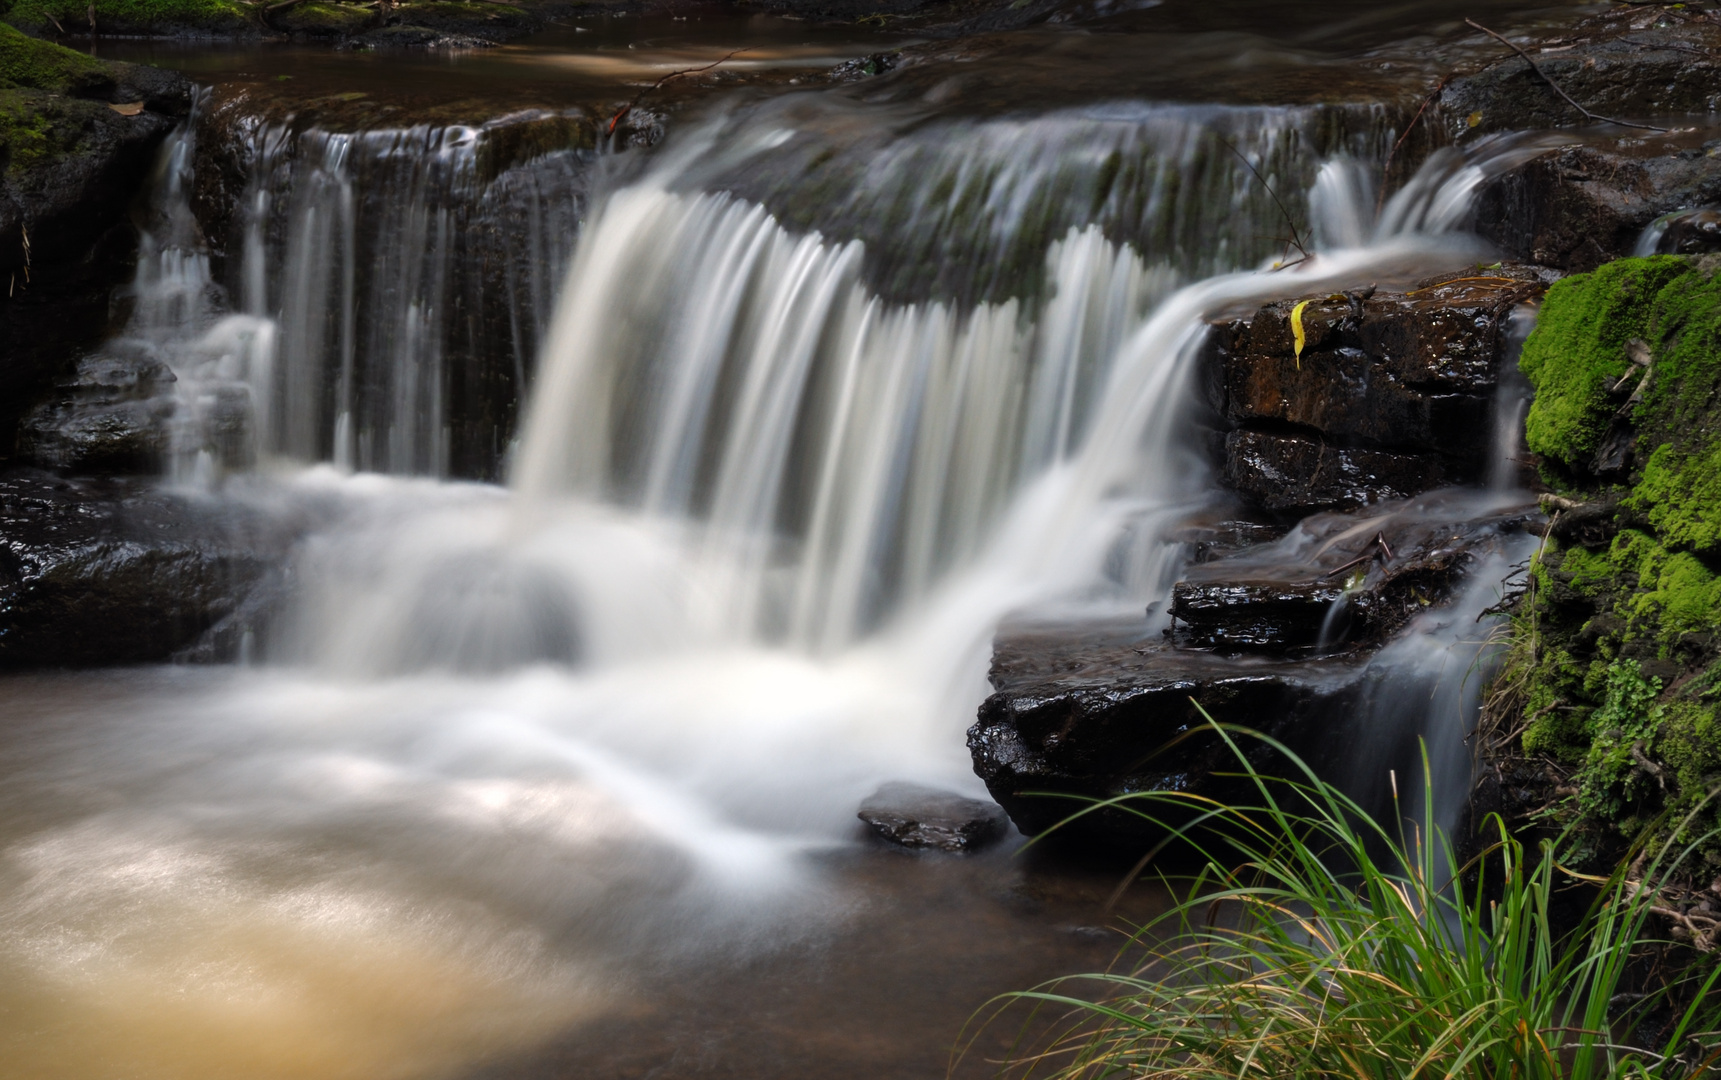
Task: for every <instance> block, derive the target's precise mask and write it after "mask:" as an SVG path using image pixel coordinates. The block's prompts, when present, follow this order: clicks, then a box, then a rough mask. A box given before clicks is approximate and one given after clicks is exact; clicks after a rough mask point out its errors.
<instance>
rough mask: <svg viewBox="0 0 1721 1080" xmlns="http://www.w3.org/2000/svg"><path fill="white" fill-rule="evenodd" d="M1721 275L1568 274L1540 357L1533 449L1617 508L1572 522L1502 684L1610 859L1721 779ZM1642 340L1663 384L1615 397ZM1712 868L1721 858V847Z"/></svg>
mask: <svg viewBox="0 0 1721 1080" xmlns="http://www.w3.org/2000/svg"><path fill="white" fill-rule="evenodd" d="M1717 270H1721V260H1716V259H1710V258H1704V259H1688V258H1683V257H1676V256H1663V257H1657V258H1653V259H1623V260H1620V261H1618V262H1615V263H1610V264H1608V265H1606V266H1603V267H1601V268H1600V269H1598V270H1597V271H1595V272H1594V273H1592V274H1583V275H1577V276H1574V277H1571V278H1568V279H1566V280H1565V281H1562V282H1560V283H1559V284H1557V285H1555V286H1554V287H1553V288H1552V289H1550V290H1549V291H1548V294H1547V298H1546V300H1545V301H1544V304H1543V309H1542V313H1541V317H1540V319H1539V321H1538V323H1537V327H1536V330H1535V332H1534V333H1533V334H1531V336H1530V339H1529V341H1528V342H1526V344H1525V347H1524V354H1523V361H1522V364H1523V368H1524V371H1525V373H1526V374H1527V375H1528V376H1529V378H1530V381H1531V384H1532V385H1533V386H1534V387H1535V390H1536V400H1535V404H1534V405H1533V406H1532V408H1531V411H1530V415H1529V418H1528V420H1527V422H1526V437H1527V441H1528V443H1529V445H1530V447H1531V449H1533V450H1534V451H1535V452H1536V453H1538V454H1541V455H1543V459H1544V471H1545V473H1546V474H1547V475H1548V476H1549V477H1550V479H1552V480H1555V481H1557V482H1558V483H1560V484H1561V485H1563V486H1565V487H1567V488H1568V489H1569V490H1571V491H1572V492H1573V493H1574V494H1576V495H1578V496H1580V497H1582V498H1584V499H1586V500H1589V501H1591V503H1592V506H1597V507H1606V506H1617V511H1616V512H1613V513H1612V514H1611V516H1610V515H1609V514H1608V513H1605V512H1598V511H1595V510H1591V511H1588V515H1589V517H1588V519H1587V523H1586V524H1585V525H1584V527H1582V528H1575V527H1574V528H1572V529H1568V530H1564V531H1562V530H1561V529H1560V528H1559V527H1558V522H1556V527H1555V529H1554V533H1553V535H1552V536H1551V537H1550V539H1549V543H1548V545H1547V546H1546V547H1545V548H1544V550H1543V551H1542V552H1541V554H1540V555H1539V556H1538V558H1537V560H1536V562H1535V563H1534V565H1533V567H1532V571H1531V577H1530V589H1529V591H1528V592H1527V593H1526V596H1525V599H1524V601H1523V602H1522V604H1521V605H1520V607H1519V611H1518V613H1517V615H1516V616H1515V618H1514V623H1513V638H1514V640H1513V643H1512V648H1511V650H1510V652H1509V660H1508V665H1507V670H1506V672H1505V673H1503V675H1502V680H1503V681H1502V683H1501V684H1500V685H1507V686H1511V687H1514V688H1515V689H1514V691H1513V700H1514V705H1513V707H1512V710H1513V715H1512V716H1511V717H1510V718H1509V722H1510V723H1512V724H1513V726H1514V728H1515V729H1517V730H1519V731H1520V732H1521V737H1520V749H1521V750H1522V751H1523V753H1524V754H1526V755H1529V756H1531V757H1539V758H1543V759H1547V760H1551V761H1552V762H1555V763H1557V764H1558V766H1559V768H1561V769H1562V770H1564V773H1565V775H1566V776H1567V781H1566V782H1565V783H1564V784H1562V785H1559V790H1560V791H1561V792H1563V793H1564V794H1563V795H1562V796H1561V797H1560V798H1558V799H1556V800H1555V802H1554V804H1553V809H1552V811H1551V812H1552V813H1553V814H1554V816H1555V817H1557V818H1560V819H1562V820H1568V821H1576V822H1578V823H1579V824H1580V826H1581V827H1582V828H1583V830H1584V831H1585V835H1588V836H1590V837H1591V838H1592V839H1594V840H1596V842H1597V847H1598V848H1603V847H1606V844H1605V843H1602V841H1603V840H1608V842H1611V843H1614V844H1616V845H1617V843H1619V842H1621V841H1624V840H1630V839H1634V838H1635V837H1637V836H1638V835H1640V834H1641V833H1642V831H1643V830H1644V829H1645V828H1648V827H1650V826H1651V824H1652V823H1655V822H1658V821H1659V822H1667V823H1677V822H1678V821H1680V820H1681V819H1682V818H1683V816H1684V815H1686V814H1687V813H1689V812H1691V811H1692V810H1693V808H1695V807H1697V806H1698V805H1699V804H1701V803H1702V802H1703V800H1704V799H1705V798H1706V797H1707V795H1708V792H1709V790H1710V788H1711V787H1712V786H1713V785H1715V784H1716V783H1717V782H1718V781H1721V720H1718V718H1717V706H1718V705H1721V648H1718V641H1721V277H1718V275H1717ZM1632 338H1641V339H1643V341H1644V342H1645V343H1646V344H1647V345H1648V346H1649V352H1650V366H1649V371H1648V374H1647V376H1646V377H1644V378H1646V380H1647V381H1642V380H1640V379H1639V378H1635V377H1634V378H1629V379H1627V380H1626V382H1625V384H1624V385H1623V386H1616V385H1615V383H1616V381H1617V380H1618V379H1619V377H1620V376H1621V375H1624V374H1626V373H1627V371H1628V370H1630V369H1632V363H1631V361H1630V360H1629V359H1628V358H1627V355H1626V345H1627V342H1628V341H1630V340H1631V339H1632ZM1640 387H1641V390H1640V392H1638V393H1636V394H1635V395H1634V394H1633V391H1637V390H1639V388H1640ZM1619 445H1625V446H1628V447H1630V448H1631V451H1632V457H1631V458H1630V459H1629V461H1630V464H1629V465H1628V466H1626V467H1624V469H1623V472H1621V471H1620V470H1618V469H1615V470H1612V471H1610V472H1609V473H1608V474H1607V476H1608V479H1605V480H1604V479H1603V478H1601V476H1599V475H1598V474H1597V471H1596V466H1597V463H1596V455H1597V452H1598V450H1601V449H1602V448H1603V447H1604V446H1619ZM1580 513H1582V512H1580ZM1703 816H1704V818H1705V819H1706V820H1710V819H1713V818H1714V817H1715V814H1714V813H1713V811H1712V810H1706V811H1705V812H1704V815H1703ZM1670 827H1671V826H1670ZM1609 838H1611V839H1609ZM1704 856H1705V858H1706V859H1707V860H1708V862H1709V863H1710V864H1711V865H1712V866H1721V843H1717V842H1714V841H1710V842H1708V844H1707V850H1706V851H1705V852H1704Z"/></svg>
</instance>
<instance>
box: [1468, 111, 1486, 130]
mask: <svg viewBox="0 0 1721 1080" xmlns="http://www.w3.org/2000/svg"><path fill="white" fill-rule="evenodd" d="M1481 122H1482V114H1481V113H1479V112H1473V113H1471V114H1470V115H1469V116H1468V117H1466V118H1465V123H1466V124H1468V125H1469V126H1470V127H1475V126H1476V125H1477V124H1480V123H1481Z"/></svg>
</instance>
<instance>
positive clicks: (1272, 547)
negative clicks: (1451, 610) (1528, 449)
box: [1171, 496, 1540, 654]
mask: <svg viewBox="0 0 1721 1080" xmlns="http://www.w3.org/2000/svg"><path fill="white" fill-rule="evenodd" d="M1539 517H1540V515H1539V514H1538V513H1536V512H1535V511H1534V510H1533V509H1532V508H1531V507H1529V506H1527V505H1526V506H1520V507H1510V508H1506V509H1504V510H1501V509H1491V510H1490V509H1484V510H1483V511H1482V512H1480V513H1477V512H1476V511H1475V509H1474V504H1473V503H1472V502H1471V501H1470V500H1468V499H1463V498H1457V499H1450V500H1449V499H1446V498H1443V497H1440V496H1431V497H1430V498H1429V499H1427V500H1423V501H1418V502H1412V503H1409V504H1407V505H1405V506H1403V507H1399V508H1396V509H1394V511H1393V512H1391V513H1382V514H1378V515H1374V516H1365V515H1353V514H1336V513H1328V514H1320V515H1316V516H1314V517H1311V518H1309V519H1307V520H1305V521H1303V522H1302V523H1301V524H1300V525H1298V526H1297V529H1296V530H1295V532H1294V533H1293V534H1292V535H1291V536H1289V537H1287V538H1286V539H1285V540H1284V541H1281V542H1279V543H1276V544H1269V545H1262V546H1258V547H1255V548H1252V549H1246V550H1244V551H1241V552H1238V553H1237V554H1234V555H1232V556H1229V557H1226V558H1220V559H1215V560H1213V561H1210V562H1206V563H1201V564H1198V565H1194V566H1191V567H1189V569H1188V570H1187V571H1186V573H1185V576H1184V580H1182V581H1181V582H1179V583H1178V584H1177V585H1176V586H1174V587H1173V589H1172V600H1171V617H1172V639H1173V641H1174V642H1176V643H1177V644H1178V645H1180V646H1183V647H1187V648H1203V649H1216V650H1219V651H1222V652H1239V651H1249V652H1270V653H1278V654H1286V653H1292V652H1299V651H1302V652H1306V651H1310V650H1318V651H1336V650H1339V649H1344V648H1357V647H1373V646H1376V645H1379V644H1381V643H1383V642H1385V641H1386V640H1387V639H1389V638H1390V637H1391V636H1392V635H1393V634H1395V633H1397V632H1398V630H1399V629H1400V628H1401V627H1403V626H1404V625H1405V623H1407V622H1409V621H1410V619H1411V617H1412V616H1414V615H1415V614H1416V613H1417V612H1419V611H1421V610H1423V609H1424V608H1426V607H1429V606H1430V605H1434V604H1439V603H1442V602H1444V601H1446V600H1447V599H1449V598H1450V597H1451V596H1452V595H1453V592H1454V591H1455V590H1456V589H1457V587H1458V586H1459V584H1460V583H1461V582H1462V581H1463V579H1464V576H1465V574H1466V573H1467V572H1468V570H1469V569H1470V567H1471V566H1473V565H1474V564H1475V561H1476V560H1477V558H1478V557H1480V556H1481V555H1483V554H1485V553H1487V552H1490V551H1493V550H1495V548H1496V547H1497V546H1498V542H1499V541H1500V539H1501V537H1502V536H1503V535H1507V534H1511V533H1516V532H1522V531H1524V530H1526V529H1528V528H1530V527H1531V526H1532V525H1533V524H1534V523H1535V522H1536V521H1538V520H1539Z"/></svg>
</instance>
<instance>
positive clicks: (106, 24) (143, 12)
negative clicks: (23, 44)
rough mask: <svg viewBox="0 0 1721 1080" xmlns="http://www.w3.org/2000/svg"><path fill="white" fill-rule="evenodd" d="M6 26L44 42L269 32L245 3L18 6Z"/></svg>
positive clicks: (175, 0)
mask: <svg viewBox="0 0 1721 1080" xmlns="http://www.w3.org/2000/svg"><path fill="white" fill-rule="evenodd" d="M92 20H93V26H92ZM6 21H7V22H8V23H10V24H12V25H13V26H15V27H18V28H20V29H23V30H25V31H27V32H29V33H31V34H40V35H44V36H60V35H65V34H87V33H91V32H94V33H97V34H127V35H150V36H163V37H232V36H243V35H248V34H249V35H255V34H260V33H262V32H263V31H264V29H265V27H264V26H263V24H262V23H261V22H260V20H259V18H258V15H257V8H256V7H255V6H253V5H251V4H247V3H243V2H241V0H95V2H94V3H93V4H92V3H90V2H89V0H14V3H13V4H12V7H11V9H10V10H9V11H7V13H6Z"/></svg>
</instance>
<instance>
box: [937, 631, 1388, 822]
mask: <svg viewBox="0 0 1721 1080" xmlns="http://www.w3.org/2000/svg"><path fill="white" fill-rule="evenodd" d="M1361 671H1362V667H1361V665H1360V664H1359V663H1358V662H1357V661H1356V660H1354V659H1352V658H1348V657H1335V658H1325V659H1320V660H1285V659H1269V658H1265V657H1254V656H1238V657H1223V656H1219V655H1216V654H1213V653H1206V652H1189V651H1179V650H1176V649H1174V648H1172V647H1170V646H1169V645H1167V644H1165V643H1164V642H1163V640H1160V639H1159V635H1158V634H1152V635H1149V634H1148V627H1147V623H1146V621H1145V620H1129V621H1115V622H1108V623H1095V624H1083V625H1074V626H1071V625H1056V624H1052V625H1039V626H1035V625H1022V626H1016V627H1010V628H1006V629H1005V630H1003V631H1001V632H1000V633H999V635H998V638H997V640H996V641H995V642H994V647H993V663H992V674H991V678H992V685H993V687H994V690H995V692H994V693H993V694H992V696H990V697H988V698H987V699H986V701H985V702H984V703H983V704H982V705H981V706H980V711H979V716H978V719H977V720H976V721H975V723H974V725H973V726H972V727H971V728H969V729H968V748H969V751H970V753H971V754H972V755H973V759H974V771H975V772H976V773H977V774H978V775H979V776H980V778H981V779H982V780H984V781H985V782H986V788H987V790H988V791H990V792H991V793H992V797H993V798H994V799H996V800H998V802H999V804H1000V805H1001V806H1003V807H1004V809H1005V811H1006V812H1007V813H1008V814H1009V815H1010V820H1011V821H1013V822H1015V824H1016V827H1017V828H1018V829H1020V830H1021V831H1022V832H1024V833H1026V834H1028V835H1030V836H1033V835H1038V834H1040V833H1043V832H1045V831H1046V830H1048V829H1050V828H1052V827H1053V826H1055V825H1057V824H1058V823H1060V822H1062V821H1064V820H1065V819H1066V818H1069V817H1070V816H1071V815H1072V814H1075V813H1076V812H1077V811H1079V810H1082V809H1084V808H1085V807H1086V806H1088V805H1089V804H1090V803H1091V802H1092V800H1096V799H1107V798H1111V797H1113V796H1118V795H1126V794H1130V793H1134V792H1143V791H1175V792H1183V793H1187V794H1191V795H1199V796H1204V797H1207V798H1213V799H1217V800H1219V801H1221V802H1229V803H1237V804H1241V803H1242V802H1244V801H1245V800H1247V799H1248V798H1250V790H1251V789H1250V788H1248V787H1247V786H1246V785H1247V783H1248V782H1247V781H1246V780H1243V781H1240V780H1239V779H1238V778H1236V777H1235V776H1230V775H1226V774H1229V773H1235V772H1237V771H1238V768H1239V763H1238V760H1237V758H1236V756H1235V754H1234V753H1233V752H1232V750H1231V749H1230V748H1229V747H1227V746H1226V744H1225V743H1224V741H1223V740H1221V739H1220V738H1219V737H1218V735H1217V734H1216V733H1215V732H1213V731H1212V729H1211V728H1210V727H1209V725H1208V724H1207V721H1206V720H1205V719H1204V718H1203V717H1202V715H1201V713H1200V712H1199V710H1198V709H1197V707H1196V706H1197V704H1199V705H1200V706H1202V707H1204V708H1206V709H1207V711H1208V712H1209V713H1210V714H1211V715H1212V716H1213V717H1214V719H1216V720H1219V721H1221V722H1225V723H1237V724H1243V725H1246V726H1248V727H1251V728H1254V729H1255V730H1257V731H1260V732H1262V733H1264V734H1267V735H1270V736H1272V737H1274V738H1277V739H1279V740H1280V741H1282V742H1284V743H1285V744H1286V745H1288V746H1289V747H1290V748H1291V749H1292V750H1293V751H1294V752H1296V753H1298V754H1300V755H1302V756H1303V757H1304V758H1305V760H1307V761H1309V762H1310V764H1311V765H1314V766H1315V767H1316V768H1317V769H1318V768H1319V767H1320V765H1321V763H1322V762H1323V761H1324V760H1325V759H1326V758H1327V757H1328V756H1329V755H1330V754H1332V753H1335V752H1336V749H1337V748H1335V747H1333V746H1331V745H1330V740H1328V739H1326V738H1324V736H1325V735H1326V733H1327V732H1329V731H1330V730H1331V728H1332V724H1333V718H1334V717H1342V716H1345V715H1348V714H1349V712H1350V710H1351V708H1352V706H1353V705H1354V702H1355V699H1356V697H1357V694H1358V693H1359V678H1360V674H1361ZM1239 745H1240V746H1241V747H1242V748H1243V750H1244V752H1245V753H1247V755H1248V757H1249V759H1250V761H1251V762H1254V763H1255V764H1256V766H1257V767H1258V768H1260V769H1262V770H1264V771H1272V770H1273V769H1274V768H1275V760H1276V758H1277V752H1276V751H1273V750H1271V748H1269V747H1267V746H1266V745H1265V744H1263V743H1260V742H1257V741H1254V740H1247V741H1245V742H1243V743H1240V744H1239ZM1141 809H1143V810H1147V809H1149V807H1148V805H1147V804H1141ZM1159 809H1160V810H1161V811H1162V816H1163V817H1164V820H1161V821H1157V822H1156V821H1151V820H1148V819H1146V818H1143V817H1141V816H1140V815H1138V814H1133V813H1130V812H1129V811H1127V810H1123V809H1117V808H1110V809H1107V810H1103V811H1098V812H1095V813H1090V814H1087V815H1084V816H1083V817H1082V818H1080V819H1079V820H1078V821H1076V822H1074V823H1072V824H1071V825H1070V826H1069V827H1068V828H1067V829H1064V830H1060V831H1061V832H1063V833H1065V835H1067V836H1069V837H1071V838H1073V839H1076V840H1079V841H1099V842H1103V843H1105V844H1107V845H1108V846H1111V847H1112V848H1113V850H1116V849H1117V847H1118V846H1119V845H1122V846H1125V847H1127V846H1130V845H1132V844H1139V845H1145V844H1148V843H1152V842H1155V841H1157V840H1159V839H1162V838H1163V837H1164V836H1165V833H1166V828H1167V825H1168V824H1175V823H1177V821H1178V820H1179V819H1180V818H1181V817H1183V816H1184V815H1183V814H1181V813H1180V812H1178V811H1177V810H1176V809H1175V808H1168V807H1161V808H1159Z"/></svg>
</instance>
